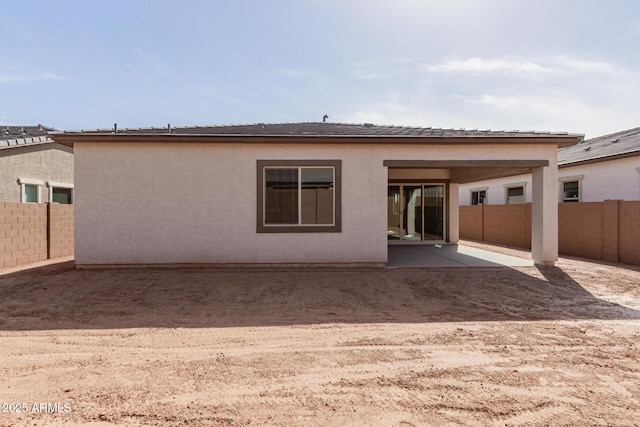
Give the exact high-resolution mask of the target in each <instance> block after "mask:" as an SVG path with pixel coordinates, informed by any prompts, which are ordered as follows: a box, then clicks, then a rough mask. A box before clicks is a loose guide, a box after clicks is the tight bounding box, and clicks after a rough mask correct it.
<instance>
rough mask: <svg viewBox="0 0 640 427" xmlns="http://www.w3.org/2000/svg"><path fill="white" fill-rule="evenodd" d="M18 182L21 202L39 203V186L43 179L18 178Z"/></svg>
mask: <svg viewBox="0 0 640 427" xmlns="http://www.w3.org/2000/svg"><path fill="white" fill-rule="evenodd" d="M18 184H20V202H22V203H40V202H41V199H40V187H42V184H44V181H42V180H39V179H25V178H18Z"/></svg>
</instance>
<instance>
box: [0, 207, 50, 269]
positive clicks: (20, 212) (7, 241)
mask: <svg viewBox="0 0 640 427" xmlns="http://www.w3.org/2000/svg"><path fill="white" fill-rule="evenodd" d="M0 249H1V251H0V267H15V266H17V265H22V264H28V263H30V262H36V261H42V260H45V259H47V205H45V204H37V203H0Z"/></svg>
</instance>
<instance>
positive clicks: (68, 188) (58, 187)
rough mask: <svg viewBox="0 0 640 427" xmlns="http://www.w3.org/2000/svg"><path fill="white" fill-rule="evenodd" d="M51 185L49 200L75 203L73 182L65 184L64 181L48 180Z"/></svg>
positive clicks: (49, 185) (67, 203)
mask: <svg viewBox="0 0 640 427" xmlns="http://www.w3.org/2000/svg"><path fill="white" fill-rule="evenodd" d="M47 186H48V187H49V201H50V202H53V203H60V204H63V205H70V204H72V203H73V184H65V183H62V182H52V181H49V182H47Z"/></svg>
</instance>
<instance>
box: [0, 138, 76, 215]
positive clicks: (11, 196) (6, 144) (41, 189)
mask: <svg viewBox="0 0 640 427" xmlns="http://www.w3.org/2000/svg"><path fill="white" fill-rule="evenodd" d="M52 131H55V129H53V128H49V127H46V126H42V125H37V126H6V125H3V126H0V202H17V203H45V202H58V203H73V148H72V147H68V146H64V145H61V144H57V143H55V142H54V141H53V140H52V139H51V138H50V136H49V133H50V132H52Z"/></svg>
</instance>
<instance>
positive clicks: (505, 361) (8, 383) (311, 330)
mask: <svg viewBox="0 0 640 427" xmlns="http://www.w3.org/2000/svg"><path fill="white" fill-rule="evenodd" d="M476 246H481V247H483V246H482V245H476ZM499 250H502V251H506V252H507V253H509V254H512V255H513V254H518V253H519V252H518V251H514V250H511V249H505V248H501V249H499ZM520 255H522V253H520ZM0 362H1V366H0V369H1V370H2V379H1V381H0V403H2V404H3V407H2V409H3V410H5V411H4V412H0V425H2V426H14V425H51V424H54V425H60V424H62V425H94V426H102V425H104V426H106V425H112V424H117V425H163V426H164V425H196V426H198V425H228V426H236V425H238V426H243V425H305V426H308V425H311V426H313V425H384V426H392V425H397V426H411V425H438V426H439V425H489V426H491V425H495V426H498V425H500V426H504V425H623V426H624V425H628V426H632V425H636V426H637V425H640V269H639V268H634V267H629V266H622V265H607V264H598V263H590V262H586V261H584V260H568V259H562V260H561V261H560V262H559V264H558V266H557V267H556V268H540V269H539V268H535V267H522V268H451V269H424V270H420V269H404V270H403V269H389V270H354V269H351V270H337V269H334V270H329V269H324V270H320V269H317V270H312V269H270V270H267V269H260V270H246V269H245V270H212V269H209V270H206V269H182V270H175V269H147V270H132V269H129V270H125V269H121V270H75V269H74V268H73V265H72V263H70V262H66V263H58V264H52V265H47V266H41V267H38V268H33V269H29V270H24V271H14V272H7V271H5V272H1V273H0ZM40 403H45V405H44V406H40ZM47 403H48V404H49V406H48V407H47V405H46V404H47ZM23 404H24V406H23ZM34 404H36V405H35V407H34ZM56 404H58V406H57V407H56ZM16 408H21V409H25V411H24V412H16V410H17V409H16ZM56 410H57V412H54V413H50V411H56Z"/></svg>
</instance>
